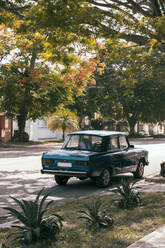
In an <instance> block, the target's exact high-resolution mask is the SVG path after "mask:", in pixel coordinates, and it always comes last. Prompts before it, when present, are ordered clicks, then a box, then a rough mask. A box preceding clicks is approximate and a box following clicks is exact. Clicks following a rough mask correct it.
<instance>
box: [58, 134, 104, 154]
mask: <svg viewBox="0 0 165 248" xmlns="http://www.w3.org/2000/svg"><path fill="white" fill-rule="evenodd" d="M62 148H63V149H74V150H86V151H94V152H102V151H103V138H102V137H100V136H95V135H82V134H81V135H80V134H74V135H68V136H67V137H66V140H65V142H64V145H63V147H62Z"/></svg>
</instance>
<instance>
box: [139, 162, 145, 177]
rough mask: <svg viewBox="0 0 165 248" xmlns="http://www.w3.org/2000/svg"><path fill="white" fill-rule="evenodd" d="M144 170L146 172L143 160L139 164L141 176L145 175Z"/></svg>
mask: <svg viewBox="0 0 165 248" xmlns="http://www.w3.org/2000/svg"><path fill="white" fill-rule="evenodd" d="M143 172H144V166H143V162H140V164H139V174H140V176H142V175H143Z"/></svg>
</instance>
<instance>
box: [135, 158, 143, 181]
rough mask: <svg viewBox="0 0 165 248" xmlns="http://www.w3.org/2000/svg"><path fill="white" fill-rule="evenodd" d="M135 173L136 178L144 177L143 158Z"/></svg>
mask: <svg viewBox="0 0 165 248" xmlns="http://www.w3.org/2000/svg"><path fill="white" fill-rule="evenodd" d="M133 174H134V178H136V179H140V178H142V177H143V174H144V162H143V160H140V161H139V164H138V166H137V169H136V171H135V172H134V173H133Z"/></svg>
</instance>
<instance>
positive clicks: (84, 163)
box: [76, 161, 88, 165]
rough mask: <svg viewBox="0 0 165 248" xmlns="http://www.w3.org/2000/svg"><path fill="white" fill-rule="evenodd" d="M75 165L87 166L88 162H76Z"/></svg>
mask: <svg viewBox="0 0 165 248" xmlns="http://www.w3.org/2000/svg"><path fill="white" fill-rule="evenodd" d="M76 165H88V161H76Z"/></svg>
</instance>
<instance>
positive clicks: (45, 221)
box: [4, 189, 62, 243]
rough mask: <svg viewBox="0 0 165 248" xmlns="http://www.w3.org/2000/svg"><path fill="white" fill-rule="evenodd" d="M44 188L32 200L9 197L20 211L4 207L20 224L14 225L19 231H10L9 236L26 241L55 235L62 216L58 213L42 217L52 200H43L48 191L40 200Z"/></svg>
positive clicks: (60, 224)
mask: <svg viewBox="0 0 165 248" xmlns="http://www.w3.org/2000/svg"><path fill="white" fill-rule="evenodd" d="M43 190H44V189H42V190H40V191H39V193H38V195H37V196H36V199H35V200H34V201H32V200H29V201H26V200H22V201H20V200H18V199H17V198H14V197H11V198H12V199H13V200H14V201H15V202H16V203H17V205H18V206H19V207H20V209H21V211H17V210H16V209H14V208H10V207H5V208H4V209H6V210H8V211H9V213H10V214H11V215H12V216H14V217H15V218H16V219H17V220H19V222H20V223H21V225H20V226H18V225H17V226H14V227H16V228H17V229H19V231H17V232H14V233H11V234H10V235H9V236H12V235H14V236H15V239H21V240H24V241H25V242H26V243H31V242H32V241H37V240H39V239H42V238H52V237H55V236H56V234H57V233H59V232H60V230H61V229H62V217H61V216H59V215H53V216H48V217H44V214H45V212H46V211H47V210H48V209H49V206H50V205H51V204H52V203H53V201H49V202H47V203H46V202H45V201H46V199H47V197H48V196H49V193H48V194H46V195H44V197H43V198H42V200H41V201H39V198H40V196H41V194H42V192H43Z"/></svg>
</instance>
